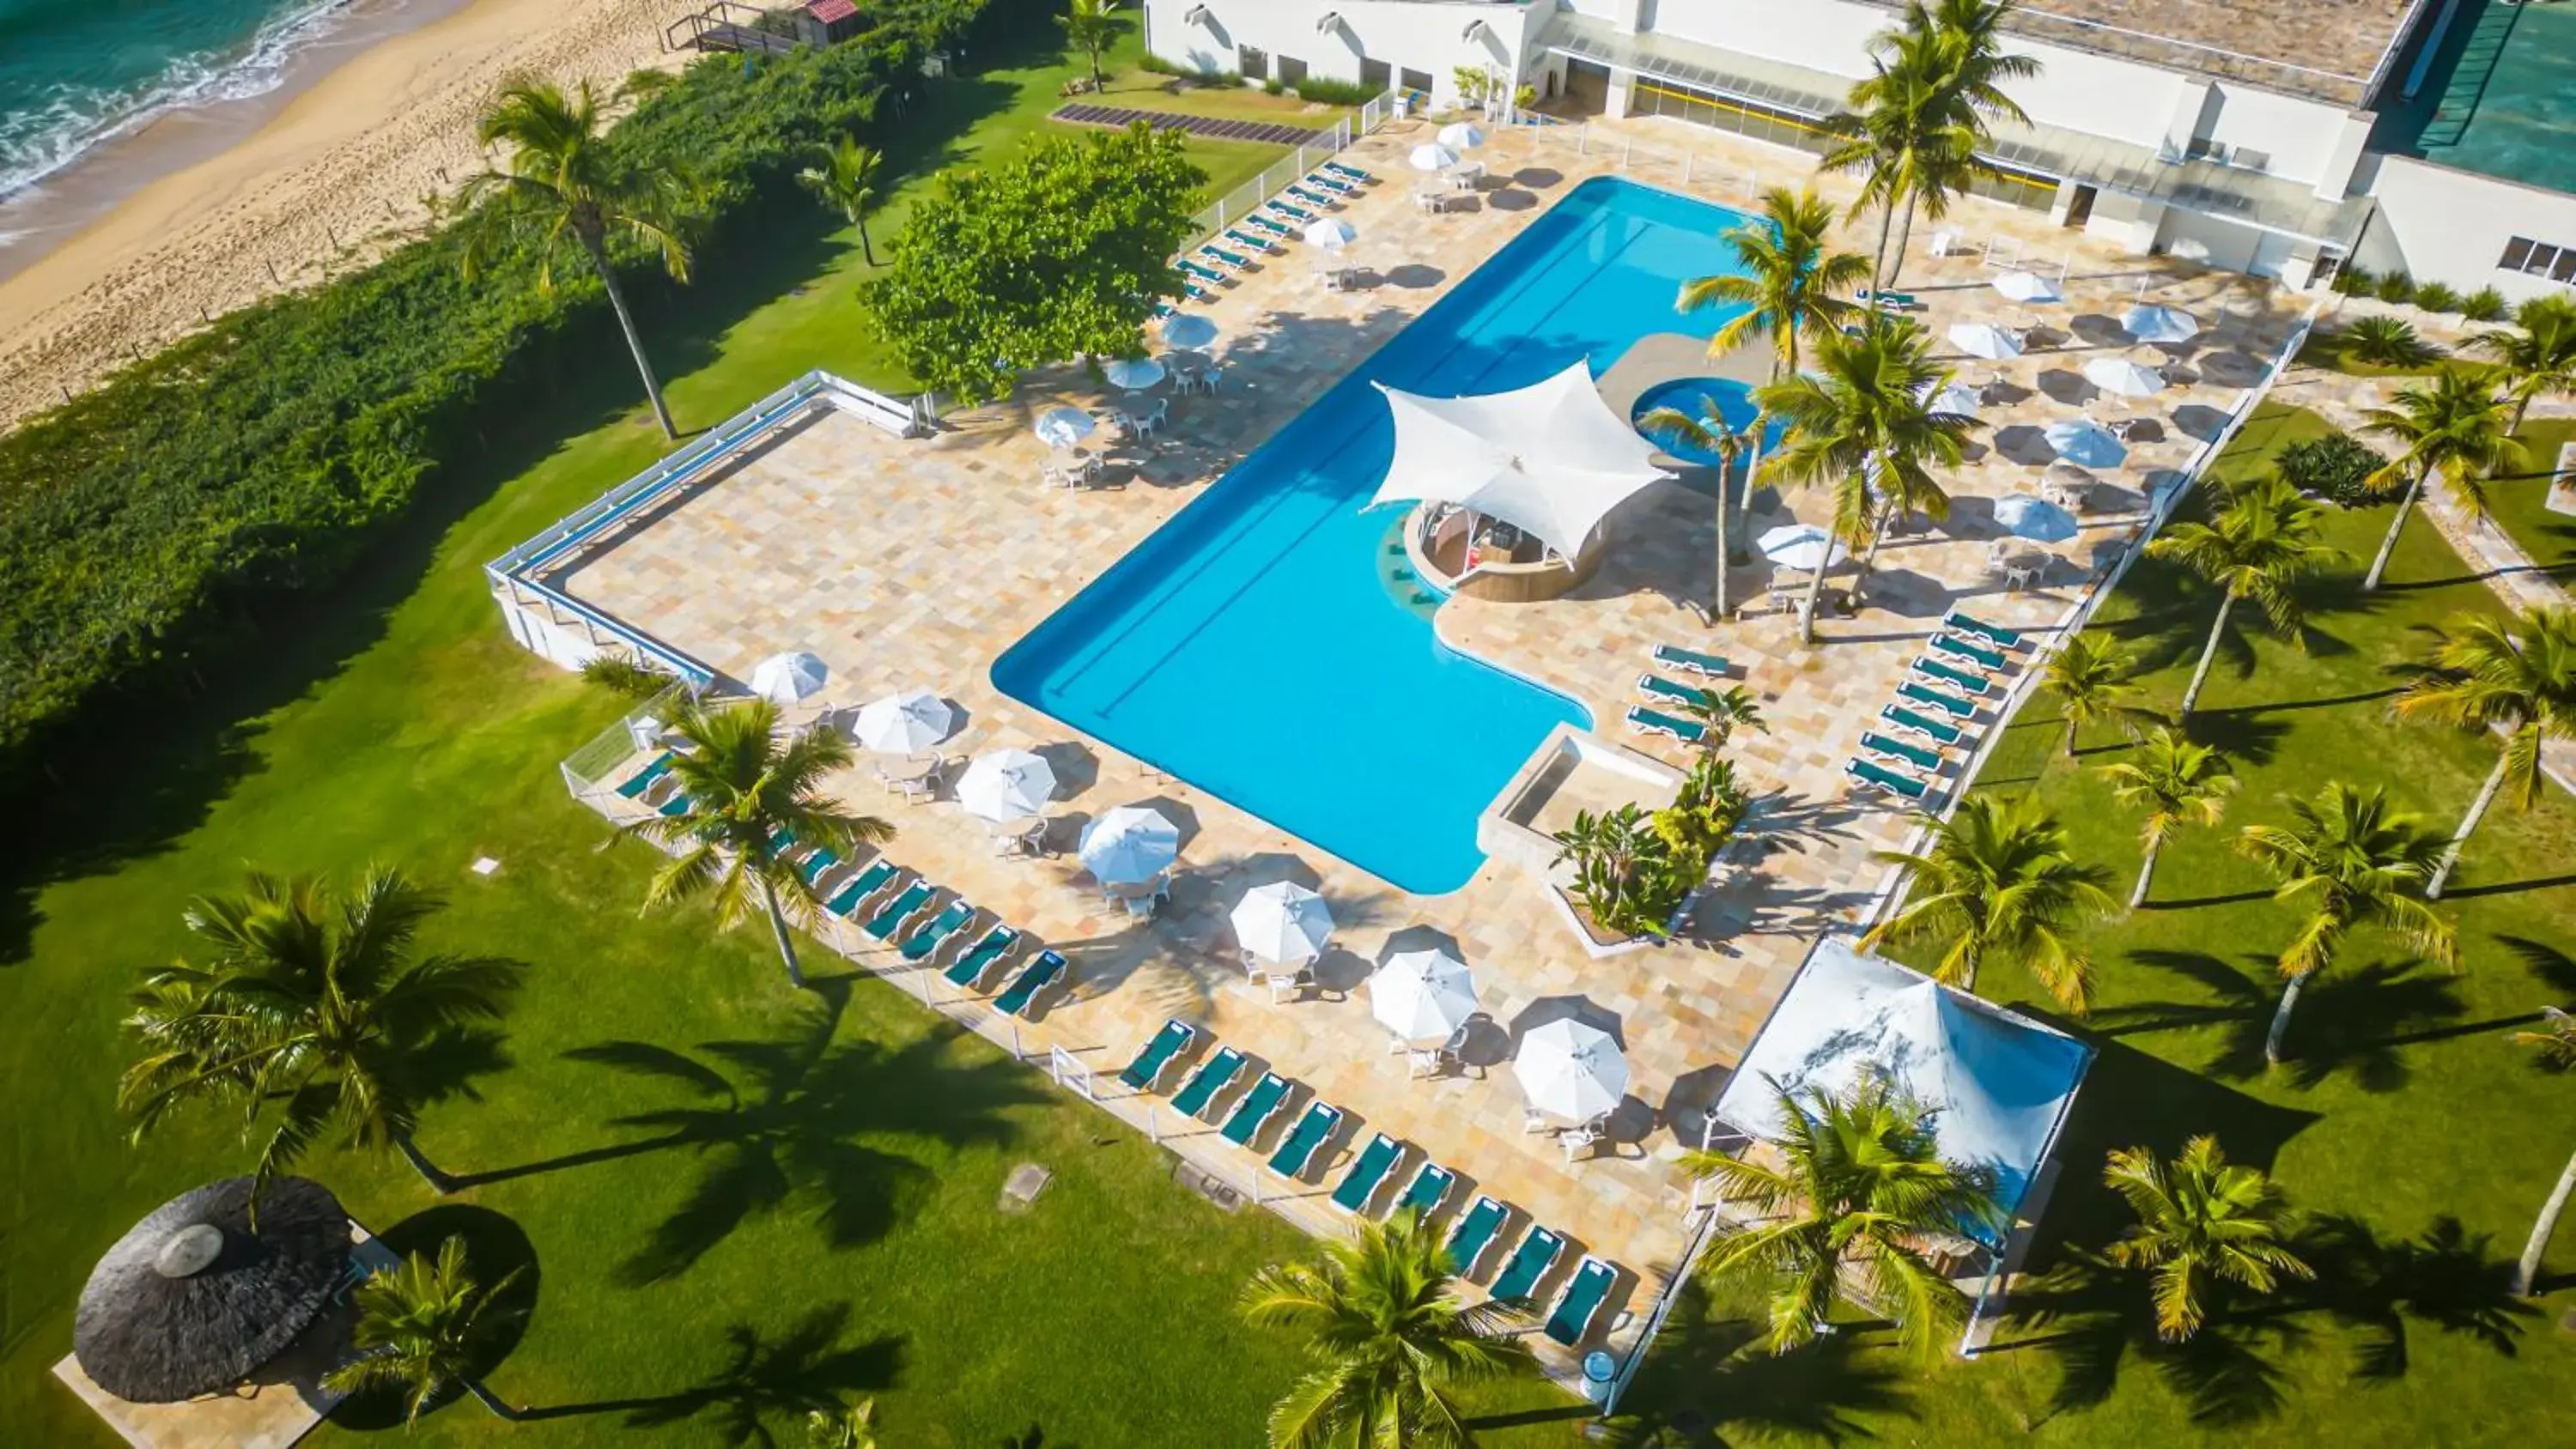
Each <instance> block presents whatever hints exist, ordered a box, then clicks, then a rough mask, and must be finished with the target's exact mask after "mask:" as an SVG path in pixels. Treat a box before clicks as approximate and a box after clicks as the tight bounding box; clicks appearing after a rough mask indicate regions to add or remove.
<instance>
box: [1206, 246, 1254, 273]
mask: <svg viewBox="0 0 2576 1449" xmlns="http://www.w3.org/2000/svg"><path fill="white" fill-rule="evenodd" d="M1199 255H1200V256H1203V257H1205V258H1207V259H1208V260H1209V261H1212V262H1214V263H1216V264H1217V265H1218V266H1220V267H1223V268H1225V269H1226V270H1227V271H1230V272H1239V271H1242V270H1243V269H1244V268H1246V267H1248V266H1251V265H1252V258H1250V257H1247V256H1245V255H1244V254H1243V253H1241V252H1230V251H1227V250H1226V249H1225V248H1223V247H1221V246H1218V245H1217V244H1216V243H1215V242H1205V243H1202V244H1201V245H1200V247H1199Z"/></svg>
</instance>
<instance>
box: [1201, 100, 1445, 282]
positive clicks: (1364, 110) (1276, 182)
mask: <svg viewBox="0 0 2576 1449" xmlns="http://www.w3.org/2000/svg"><path fill="white" fill-rule="evenodd" d="M1395 99H1396V92H1394V91H1387V92H1385V93H1384V94H1382V95H1380V96H1378V97H1377V98H1376V99H1374V100H1372V101H1370V102H1368V103H1367V104H1366V105H1363V106H1361V107H1360V108H1359V112H1358V113H1357V114H1356V115H1350V116H1344V117H1343V118H1342V119H1341V120H1339V121H1336V122H1334V123H1333V127H1332V129H1331V130H1328V131H1322V132H1318V133H1317V136H1318V139H1316V140H1313V141H1310V142H1308V143H1306V144H1305V145H1302V146H1298V147H1296V148H1295V149H1294V150H1293V151H1292V152H1291V153H1290V154H1289V156H1288V158H1287V159H1286V160H1284V161H1279V162H1274V163H1273V164H1271V165H1268V166H1265V167H1263V168H1261V174H1260V175H1258V176H1256V177H1254V178H1252V179H1251V180H1250V181H1247V182H1245V183H1243V184H1242V185H1241V186H1238V187H1236V188H1234V189H1233V190H1232V191H1229V192H1227V193H1226V194H1225V195H1223V196H1220V197H1218V198H1217V199H1216V201H1215V202H1214V203H1212V204H1211V205H1209V206H1208V207H1207V208H1205V209H1204V210H1202V211H1200V212H1199V214H1198V224H1197V225H1196V226H1195V227H1193V228H1192V230H1191V236H1192V240H1191V242H1190V245H1189V247H1184V248H1183V250H1184V251H1187V250H1189V249H1190V248H1193V247H1196V246H1197V245H1198V244H1199V243H1200V242H1203V241H1206V240H1207V239H1209V238H1210V237H1214V236H1219V235H1222V234H1223V233H1224V231H1225V229H1226V228H1227V227H1229V226H1232V225H1234V224H1235V223H1236V222H1239V221H1241V220H1242V219H1243V218H1245V217H1246V216H1249V215H1251V214H1252V213H1253V212H1255V211H1258V210H1260V209H1261V206H1262V204H1263V203H1264V202H1267V201H1268V200H1270V199H1271V198H1272V197H1274V196H1277V195H1278V194H1279V193H1281V192H1282V191H1285V190H1287V189H1288V188H1289V187H1290V186H1292V185H1294V184H1295V183H1296V182H1298V181H1299V180H1301V179H1303V178H1304V177H1305V175H1306V174H1307V173H1308V172H1310V171H1312V170H1314V169H1315V168H1316V167H1317V166H1320V165H1322V164H1323V163H1325V162H1326V161H1329V160H1331V159H1332V158H1333V157H1334V156H1336V155H1338V154H1340V153H1341V152H1343V151H1346V150H1348V149H1349V148H1350V145H1351V143H1352V142H1353V141H1356V140H1358V139H1359V138H1360V137H1362V136H1365V135H1367V134H1369V133H1370V132H1372V131H1375V130H1376V129H1377V128H1378V127H1380V126H1383V125H1385V124H1386V123H1387V121H1388V119H1389V118H1390V117H1392V116H1393V115H1394V113H1395Z"/></svg>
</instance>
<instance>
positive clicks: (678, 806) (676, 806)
mask: <svg viewBox="0 0 2576 1449" xmlns="http://www.w3.org/2000/svg"><path fill="white" fill-rule="evenodd" d="M658 809H659V811H660V813H661V814H664V815H673V816H678V815H686V814H688V813H689V793H688V792H687V791H686V790H674V791H672V792H671V798H670V799H668V800H665V801H663V802H662V803H661V805H660V806H659V807H658Z"/></svg>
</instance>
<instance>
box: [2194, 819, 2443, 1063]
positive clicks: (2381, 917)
mask: <svg viewBox="0 0 2576 1449" xmlns="http://www.w3.org/2000/svg"><path fill="white" fill-rule="evenodd" d="M2290 813H2291V815H2292V816H2293V817H2294V819H2293V823H2292V824H2290V825H2288V826H2278V825H2248V826H2246V827H2245V828H2244V829H2243V830H2242V831H2240V832H2239V833H2238V835H2237V849H2238V850H2239V851H2241V852H2242V853H2243V854H2244V855H2245V856H2246V858H2248V859H2250V860H2252V861H2253V862H2254V863H2255V864H2257V865H2260V866H2262V867H2263V868H2264V869H2266V870H2268V871H2270V872H2271V873H2272V875H2273V877H2274V878H2275V879H2277V880H2279V881H2280V885H2279V887H2278V888H2277V889H2275V890H2274V891H2273V893H2272V898H2273V899H2274V900H2276V901H2279V902H2281V903H2282V904H2284V905H2290V906H2295V907H2297V908H2298V909H2299V910H2300V911H2302V912H2303V913H2304V919H2303V920H2302V921H2301V922H2300V924H2299V933H2298V934H2297V935H2296V936H2294V937H2292V938H2291V940H2290V944H2289V945H2288V946H2286V947H2284V948H2282V951H2281V957H2280V965H2281V975H2282V977H2283V978H2284V981H2285V984H2284V985H2283V986H2282V988H2281V1006H2280V1009H2279V1010H2278V1011H2276V1012H2274V1013H2273V1014H2272V1029H2271V1030H2270V1031H2269V1032H2267V1033H2266V1034H2265V1035H2264V1038H2263V1060H2265V1061H2267V1062H2271V1063H2274V1064H2278V1063H2279V1062H2280V1060H2281V1041H2282V1038H2283V1037H2284V1036H2285V1035H2286V1034H2287V1033H2288V1032H2289V1029H2290V1011H2291V1009H2292V1008H2293V1007H2295V1006H2297V1005H2298V1002H2299V991H2300V988H2302V987H2304V986H2306V985H2307V984H2308V982H2309V980H2310V979H2311V978H2313V977H2314V976H2315V975H2316V974H2317V973H2318V972H2320V971H2323V970H2325V969H2326V968H2327V967H2328V966H2331V965H2333V964H2334V960H2335V953H2336V952H2337V951H2338V950H2339V949H2340V948H2341V947H2342V945H2343V942H2344V938H2345V937H2346V936H2348V935H2350V934H2352V930H2353V928H2354V927H2355V926H2378V927H2380V928H2381V929H2383V930H2386V931H2389V932H2391V933H2392V934H2394V935H2396V936H2397V937H2398V938H2399V939H2400V940H2402V941H2404V942H2406V944H2407V945H2408V946H2410V947H2412V948H2413V949H2414V950H2416V951H2419V952H2421V953H2423V954H2424V955H2426V956H2429V957H2431V958H2433V959H2434V960H2436V961H2439V962H2440V963H2441V964H2443V965H2445V966H2457V965H2458V964H2459V937H2458V934H2457V933H2456V932H2455V931H2454V930H2453V928H2452V925H2451V923H2450V922H2449V921H2447V920H2444V919H2443V918H2442V916H2441V914H2440V913H2439V912H2437V911H2435V910H2434V909H2433V908H2432V907H2431V906H2428V905H2426V904H2425V903H2424V902H2422V901H2420V900H2417V899H2416V898H2415V897H2414V896H2412V895H2410V894H2408V893H2407V892H2408V889H2409V888H2410V887H2414V886H2419V885H2421V884H2422V883H2423V882H2425V881H2427V880H2429V879H2431V878H2432V874H2433V869H2434V866H2435V864H2436V863H2437V862H2438V861H2439V859H2440V857H2441V850H2442V846H2441V842H2440V840H2439V839H2438V838H2436V837H2435V836H2433V835H2431V834H2429V833H2427V832H2426V831H2425V830H2424V829H2423V827H2422V825H2421V824H2420V823H2419V822H2418V820H2417V819H2416V817H2414V816H2412V815H2408V814H2404V813H2402V812H2399V811H2394V810H2391V809H2389V808H2388V800H2387V792H2386V791H2383V790H2378V789H2373V790H2370V791H2368V792H2367V793H2365V792H2363V791H2359V790H2355V789H2354V788H2352V787H2351V786H2350V785H2347V784H2345V783H2343V782H2342V781H2340V780H2336V781H2331V782H2329V783H2328V784H2327V785H2326V787H2325V789H2323V790H2322V791H2320V792H2318V794H2317V798H2316V802H2315V803H2314V804H2310V803H2309V802H2307V801H2304V800H2293V801H2291V802H2290Z"/></svg>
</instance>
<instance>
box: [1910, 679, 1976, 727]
mask: <svg viewBox="0 0 2576 1449" xmlns="http://www.w3.org/2000/svg"><path fill="white" fill-rule="evenodd" d="M1896 692H1897V693H1898V694H1899V695H1902V696H1904V697H1905V698H1907V699H1910V700H1912V701H1914V702H1915V703H1916V704H1920V705H1925V706H1928V707H1930V708H1932V709H1937V710H1939V711H1941V712H1942V713H1943V714H1946V715H1948V716H1950V717H1951V718H1952V719H1974V718H1975V717H1976V714H1977V707H1976V706H1975V705H1973V704H1970V703H1969V702H1968V701H1966V700H1964V699H1961V698H1960V697H1959V696H1957V695H1955V694H1949V693H1945V692H1944V691H1941V690H1938V689H1934V688H1933V687H1932V686H1930V685H1928V684H1917V683H1915V682H1914V681H1913V680H1910V679H1909V680H1907V681H1906V682H1904V683H1903V684H1900V685H1898V686H1896Z"/></svg>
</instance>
